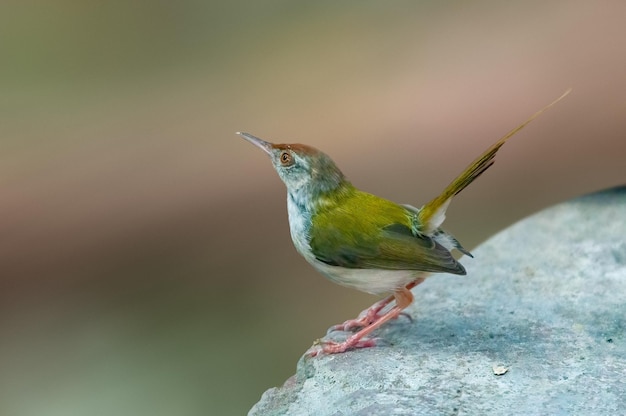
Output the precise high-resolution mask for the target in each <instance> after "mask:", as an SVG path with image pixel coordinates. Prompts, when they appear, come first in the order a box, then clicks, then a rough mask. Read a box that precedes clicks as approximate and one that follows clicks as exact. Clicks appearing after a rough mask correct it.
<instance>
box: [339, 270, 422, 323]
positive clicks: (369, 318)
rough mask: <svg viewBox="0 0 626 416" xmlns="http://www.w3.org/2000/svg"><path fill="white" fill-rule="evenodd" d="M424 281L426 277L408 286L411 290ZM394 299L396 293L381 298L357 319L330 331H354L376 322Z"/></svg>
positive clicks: (349, 320)
mask: <svg viewBox="0 0 626 416" xmlns="http://www.w3.org/2000/svg"><path fill="white" fill-rule="evenodd" d="M423 281H424V279H417V280H414V281H413V282H411V283H409V284H408V285H406V288H407V289H409V290H411V289H412V288H414V287H415V286H417V285H418V284H420V283H422V282H423ZM394 299H395V297H394V295H391V296H388V297H386V298H385V299H383V300H379V301H378V302H376V303H375V304H373V305H372V306H370V307H369V308H367V309H365V310H364V311H362V312H361V313H360V314H359V316H358V317H357V318H356V319H348V320H347V321H345V322H344V323H342V324H337V325H333V326H332V327H331V328H330V329H329V331H328V332H332V331H353V330H355V329H361V328H365V327H368V326H369V325H371V324H373V323H374V322H376V321H377V320H378V319H380V318H382V316H383V315H381V314H380V312H381V311H382V310H383V309H385V307H386V306H387V305H389V304H390V303H391V301H392V300H394ZM399 315H400V314H399ZM403 315H406V314H403ZM406 316H407V317H408V318H409V319H411V317H410V316H408V315H406Z"/></svg>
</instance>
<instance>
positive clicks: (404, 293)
mask: <svg viewBox="0 0 626 416" xmlns="http://www.w3.org/2000/svg"><path fill="white" fill-rule="evenodd" d="M424 280H425V278H419V279H416V280H414V281H413V282H411V283H409V284H408V285H407V286H406V287H403V288H401V289H398V290H396V291H395V292H394V294H393V298H394V299H395V300H396V305H395V306H394V307H393V308H391V310H390V311H389V312H387V313H386V314H384V315H382V316H378V317H377V319H376V320H375V321H374V322H372V323H371V324H369V325H368V326H366V327H365V328H363V329H361V330H360V331H359V332H357V333H356V334H354V335H352V336H350V337H349V338H348V339H347V340H345V341H344V342H332V341H324V342H322V343H321V346H322V348H321V350H322V352H324V353H326V354H337V353H340V352H345V351H346V350H349V349H355V348H367V347H373V346H375V345H376V341H375V340H373V339H363V338H364V337H366V336H368V335H369V334H371V333H372V332H373V331H375V330H376V329H378V328H380V327H381V326H382V325H383V324H385V323H386V322H388V321H390V320H392V319H395V318H397V317H398V316H399V315H400V314H401V313H402V311H403V310H404V308H406V307H407V306H409V305H410V304H411V302H413V293H412V292H411V290H410V289H412V288H414V287H415V286H417V285H419V284H420V283H422V282H423V281H424ZM385 301H387V299H384V300H382V301H380V302H377V304H375V305H374V306H373V307H372V308H374V307H376V306H377V305H378V304H379V303H383V302H385ZM389 302H391V300H389V301H387V302H386V303H385V305H387V304H389ZM381 309H382V308H381ZM379 312H380V310H379ZM318 352H319V351H318V350H313V351H311V352H310V355H312V356H315V355H317V354H318Z"/></svg>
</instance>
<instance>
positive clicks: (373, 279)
mask: <svg viewBox="0 0 626 416" xmlns="http://www.w3.org/2000/svg"><path fill="white" fill-rule="evenodd" d="M311 263H312V264H313V266H315V268H316V269H317V270H319V271H320V272H321V273H322V274H323V275H324V276H326V277H327V278H328V279H329V280H331V281H332V282H334V283H337V284H339V285H342V286H345V287H349V288H353V289H357V290H360V291H362V292H366V293H371V294H373V295H380V294H383V293H389V292H393V291H394V290H396V289H399V288H401V287H404V286H406V285H408V284H409V283H411V282H412V281H414V280H415V279H418V278H420V277H425V276H426V275H427V274H428V273H425V272H420V271H417V270H383V269H349V268H346V267H338V266H330V265H328V264H326V263H323V262H321V261H318V260H315V261H314V262H311Z"/></svg>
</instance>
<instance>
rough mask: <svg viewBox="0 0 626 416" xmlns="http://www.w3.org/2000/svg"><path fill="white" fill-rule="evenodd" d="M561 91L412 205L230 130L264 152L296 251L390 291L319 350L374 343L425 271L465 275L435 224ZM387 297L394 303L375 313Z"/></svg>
mask: <svg viewBox="0 0 626 416" xmlns="http://www.w3.org/2000/svg"><path fill="white" fill-rule="evenodd" d="M569 92H570V90H568V91H566V92H565V93H564V94H563V95H562V96H561V97H559V98H558V99H556V100H555V101H553V102H552V103H551V104H549V105H548V106H546V107H545V108H543V109H542V110H540V111H538V112H537V113H535V114H534V115H532V116H531V117H530V118H529V119H528V120H526V121H525V122H524V123H522V124H521V125H519V126H518V127H516V128H515V129H513V130H511V131H510V132H509V133H507V134H506V135H505V136H504V137H502V138H501V139H500V140H498V141H497V142H496V143H495V144H494V145H492V146H491V147H490V148H489V149H487V150H486V151H485V152H484V153H483V154H482V155H481V156H480V157H478V158H477V159H476V160H474V162H472V163H471V164H470V165H469V166H468V167H467V168H466V169H465V170H464V171H463V173H461V174H460V175H459V176H458V177H457V178H456V179H454V180H453V181H452V183H450V185H448V186H447V187H446V188H445V189H444V191H443V192H442V193H441V194H440V195H439V196H437V197H436V198H434V199H433V200H431V201H430V202H428V203H427V204H425V205H424V206H423V207H421V208H419V209H418V208H415V207H412V206H410V205H399V204H396V203H394V202H391V201H388V200H386V199H383V198H380V197H377V196H375V195H372V194H368V193H366V192H362V191H360V190H358V189H356V188H355V187H354V186H353V185H352V184H351V183H350V182H349V181H348V180H347V179H346V177H345V176H344V174H343V173H342V172H341V171H340V170H339V168H338V167H337V165H335V163H334V162H333V161H332V160H331V158H330V157H328V156H327V155H326V154H324V153H322V152H321V151H319V150H317V149H315V148H313V147H310V146H307V145H303V144H272V143H270V142H266V141H264V140H261V139H259V138H258V137H255V136H253V135H251V134H248V133H237V134H239V135H241V136H242V137H243V138H244V139H246V140H247V141H249V142H250V143H252V144H254V145H256V146H257V147H259V148H261V149H262V150H263V151H264V152H265V153H267V154H268V155H269V157H270V159H271V161H272V164H273V165H274V168H275V169H276V172H278V175H279V176H280V178H281V179H282V181H283V182H284V183H285V185H286V186H287V208H288V213H289V227H290V231H291V238H292V240H293V243H294V245H295V247H296V249H297V251H298V252H299V253H300V254H301V255H302V256H303V257H304V258H305V259H306V260H307V261H308V262H309V263H310V264H312V265H313V267H315V268H316V269H317V270H318V271H320V272H321V273H322V274H324V275H325V276H326V277H328V278H329V279H330V280H331V281H333V282H335V283H338V284H340V285H343V286H347V287H351V288H354V289H358V290H361V291H363V292H367V293H372V294H383V293H392V295H391V296H389V297H387V298H386V299H383V300H381V301H379V302H377V303H375V304H374V305H373V306H372V307H370V308H369V309H367V310H366V311H363V312H362V313H361V314H360V315H359V317H358V318H357V319H353V320H348V321H346V322H344V323H343V324H340V325H335V326H334V327H333V329H335V330H344V331H353V330H355V329H359V331H358V332H356V333H354V334H353V335H351V336H350V337H349V338H347V339H346V340H345V341H344V342H340V343H337V342H332V341H325V342H322V343H321V351H323V352H324V353H328V354H332V353H340V352H344V351H346V350H348V349H353V348H363V347H370V346H373V345H375V341H374V340H373V339H368V338H365V337H366V336H368V335H369V334H370V333H371V332H372V331H374V330H375V329H377V328H379V327H380V326H381V325H383V324H384V323H385V322H387V321H389V320H391V319H394V318H397V317H398V316H399V315H400V314H401V313H402V310H403V309H404V308H406V307H407V306H409V305H410V304H411V302H413V294H412V292H411V289H412V288H413V287H415V286H417V285H418V284H420V283H422V282H423V281H424V279H425V278H426V276H427V275H428V274H429V273H432V272H434V273H453V274H459V275H464V274H466V272H465V268H464V267H463V266H462V265H461V264H460V263H459V262H458V261H457V260H455V259H454V257H452V254H451V251H452V250H454V249H456V250H458V251H460V252H461V253H464V254H467V255H469V256H471V254H470V253H469V252H468V251H467V250H465V249H464V248H463V247H462V246H461V244H460V243H459V242H458V241H457V240H456V239H455V238H454V237H453V236H452V235H450V234H448V233H447V232H445V231H443V230H442V229H441V228H440V226H441V224H442V223H443V221H444V219H445V214H446V209H447V208H448V206H449V204H450V201H451V200H452V198H453V197H454V196H455V195H456V194H458V193H459V192H461V191H462V190H463V189H465V187H467V186H468V185H469V184H470V183H472V182H473V181H474V179H476V178H477V177H478V176H480V175H481V174H482V173H483V172H485V170H487V169H488V168H489V167H490V166H491V165H492V164H493V163H494V157H495V155H496V152H497V151H498V150H499V149H500V147H501V146H502V145H503V144H504V142H505V141H506V140H508V139H509V138H510V137H511V136H513V135H514V134H515V133H517V132H518V131H519V130H521V129H522V128H523V127H524V126H526V125H527V124H528V123H530V122H531V121H532V120H533V119H534V118H535V117H537V116H538V115H539V114H541V113H542V112H543V111H545V110H546V109H548V108H549V107H551V106H552V105H554V104H556V103H557V102H558V101H559V100H561V99H562V98H563V97H565V96H566V95H567V94H568V93H569ZM394 299H395V301H396V302H395V306H394V307H393V308H391V309H390V310H389V311H387V312H386V313H382V311H383V309H385V307H386V306H387V305H388V304H389V303H391V302H392V301H393V300H394ZM315 354H317V351H315V352H313V355H315Z"/></svg>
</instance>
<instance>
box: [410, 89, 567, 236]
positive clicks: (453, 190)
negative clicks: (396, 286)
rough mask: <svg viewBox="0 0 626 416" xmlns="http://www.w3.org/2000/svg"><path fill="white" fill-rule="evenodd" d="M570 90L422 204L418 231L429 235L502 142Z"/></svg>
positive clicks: (487, 166) (485, 168)
mask: <svg viewBox="0 0 626 416" xmlns="http://www.w3.org/2000/svg"><path fill="white" fill-rule="evenodd" d="M571 91H572V89H571V88H570V89H568V90H567V91H565V92H564V93H563V95H561V96H560V97H559V98H557V99H556V100H554V101H552V102H551V103H550V104H548V105H547V106H545V107H544V108H542V109H541V110H539V111H537V112H536V113H535V114H533V115H532V116H530V117H529V118H528V120H526V121H525V122H523V123H522V124H520V125H519V126H517V127H515V128H514V129H513V130H511V131H510V132H508V133H507V134H505V135H504V137H502V138H501V139H500V140H498V141H497V142H496V143H494V144H493V145H492V146H491V147H490V148H489V149H487V150H486V151H485V152H484V153H483V154H482V155H480V156H479V157H478V158H476V160H474V161H473V162H472V163H471V164H470V165H469V166H468V167H467V168H465V170H464V171H463V172H462V173H461V174H460V175H459V176H457V177H456V179H454V180H453V181H452V182H451V183H450V185H448V186H447V187H446V189H444V190H443V192H442V193H441V194H440V195H439V196H438V197H436V198H434V199H433V200H431V201H430V202H428V203H427V204H426V205H424V206H423V207H422V208H421V209H420V210H419V213H418V219H419V224H420V230H419V231H420V232H422V233H424V234H426V235H430V234H432V233H433V232H434V231H435V230H436V229H438V228H439V227H440V226H441V224H442V223H443V221H444V219H445V218H446V209H447V208H448V205H450V201H451V200H452V197H454V196H455V195H456V194H458V193H459V192H461V191H462V190H463V189H465V188H466V187H467V185H469V184H470V183H472V182H473V181H474V179H476V178H478V177H479V176H480V175H481V174H482V173H483V172H484V171H486V170H487V169H489V167H490V166H491V165H493V162H494V158H495V156H496V153H497V152H498V150H500V147H502V145H503V144H504V142H506V141H507V140H508V139H510V138H511V137H512V136H513V135H514V134H515V133H517V132H518V131H520V130H521V129H523V128H524V127H526V125H527V124H528V123H530V122H531V121H533V120H534V119H535V118H536V117H538V116H539V115H540V114H541V113H543V112H544V111H546V110H547V109H548V108H550V107H552V106H553V105H554V104H556V103H558V102H559V101H561V100H562V99H563V98H565V96H566V95H567V94H569V93H570V92H571Z"/></svg>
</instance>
